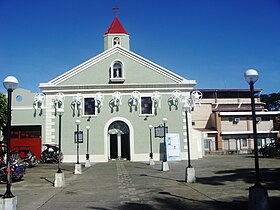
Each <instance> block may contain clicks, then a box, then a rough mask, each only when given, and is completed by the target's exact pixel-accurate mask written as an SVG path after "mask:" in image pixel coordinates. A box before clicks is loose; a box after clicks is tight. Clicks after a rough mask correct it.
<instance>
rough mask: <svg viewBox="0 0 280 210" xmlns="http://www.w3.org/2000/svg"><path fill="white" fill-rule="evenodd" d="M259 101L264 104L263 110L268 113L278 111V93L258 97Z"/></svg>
mask: <svg viewBox="0 0 280 210" xmlns="http://www.w3.org/2000/svg"><path fill="white" fill-rule="evenodd" d="M260 98H261V101H262V102H264V103H265V108H266V109H267V110H269V111H278V110H280V92H279V93H271V94H264V95H261V96H260Z"/></svg>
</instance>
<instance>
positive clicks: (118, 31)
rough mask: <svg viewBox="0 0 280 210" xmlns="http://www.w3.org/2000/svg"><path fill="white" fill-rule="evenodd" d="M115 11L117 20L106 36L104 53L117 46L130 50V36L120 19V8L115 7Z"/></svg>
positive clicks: (115, 19)
mask: <svg viewBox="0 0 280 210" xmlns="http://www.w3.org/2000/svg"><path fill="white" fill-rule="evenodd" d="M113 9H114V11H115V18H114V20H113V22H112V23H111V25H110V27H109V28H108V29H107V31H106V32H105V34H104V51H106V50H108V49H110V48H112V47H114V46H115V45H119V46H121V47H123V48H125V49H127V50H129V49H130V47H129V34H128V33H127V32H126V30H125V28H124V27H123V25H122V24H121V22H120V21H119V19H118V11H119V8H118V7H114V8H113Z"/></svg>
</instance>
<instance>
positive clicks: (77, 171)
mask: <svg viewBox="0 0 280 210" xmlns="http://www.w3.org/2000/svg"><path fill="white" fill-rule="evenodd" d="M75 123H76V125H77V136H76V140H77V142H76V143H77V162H76V164H75V171H74V174H81V173H82V166H81V164H80V161H79V141H80V135H79V133H80V130H79V126H80V123H81V121H80V120H76V122H75Z"/></svg>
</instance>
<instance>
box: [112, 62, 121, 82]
mask: <svg viewBox="0 0 280 210" xmlns="http://www.w3.org/2000/svg"><path fill="white" fill-rule="evenodd" d="M110 80H111V82H123V81H124V70H123V63H122V62H121V61H114V62H113V63H112V65H111V75H110Z"/></svg>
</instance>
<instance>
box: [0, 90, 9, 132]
mask: <svg viewBox="0 0 280 210" xmlns="http://www.w3.org/2000/svg"><path fill="white" fill-rule="evenodd" d="M7 121H8V100H7V97H6V95H4V94H3V93H0V131H2V132H3V133H4V131H5V129H4V128H5V126H6V124H7Z"/></svg>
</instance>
